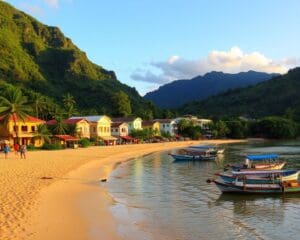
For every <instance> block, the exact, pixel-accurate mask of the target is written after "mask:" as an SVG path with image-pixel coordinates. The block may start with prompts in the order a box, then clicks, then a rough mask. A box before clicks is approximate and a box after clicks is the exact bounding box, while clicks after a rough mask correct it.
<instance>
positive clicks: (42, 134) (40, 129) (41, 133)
mask: <svg viewBox="0 0 300 240" xmlns="http://www.w3.org/2000/svg"><path fill="white" fill-rule="evenodd" d="M50 135H51V134H50V132H49V130H48V128H47V126H46V125H44V124H40V125H38V126H37V129H36V133H35V136H34V137H35V138H43V139H44V140H45V142H46V143H49V142H50Z"/></svg>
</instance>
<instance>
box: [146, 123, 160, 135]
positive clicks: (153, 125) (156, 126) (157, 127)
mask: <svg viewBox="0 0 300 240" xmlns="http://www.w3.org/2000/svg"><path fill="white" fill-rule="evenodd" d="M142 127H143V129H152V130H153V131H154V134H155V136H160V124H159V122H158V121H143V123H142Z"/></svg>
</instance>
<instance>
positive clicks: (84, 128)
mask: <svg viewBox="0 0 300 240" xmlns="http://www.w3.org/2000/svg"><path fill="white" fill-rule="evenodd" d="M64 122H65V124H70V125H75V127H76V132H77V135H78V137H80V138H90V137H91V134H90V123H89V121H88V120H86V119H85V118H78V119H67V120H65V121H64Z"/></svg>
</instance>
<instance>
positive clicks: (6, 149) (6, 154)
mask: <svg viewBox="0 0 300 240" xmlns="http://www.w3.org/2000/svg"><path fill="white" fill-rule="evenodd" d="M3 151H4V155H5V159H6V158H7V157H8V153H9V151H10V149H9V146H8V145H7V144H5V145H4V148H3Z"/></svg>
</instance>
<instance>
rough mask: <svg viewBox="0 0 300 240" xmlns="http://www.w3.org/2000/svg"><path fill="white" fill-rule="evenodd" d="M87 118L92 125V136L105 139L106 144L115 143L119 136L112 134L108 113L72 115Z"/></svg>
mask: <svg viewBox="0 0 300 240" xmlns="http://www.w3.org/2000/svg"><path fill="white" fill-rule="evenodd" d="M83 118H84V119H86V120H87V121H88V122H89V125H90V136H91V138H94V139H96V140H102V141H104V143H105V145H115V144H116V140H117V138H115V137H113V136H112V135H111V122H112V121H111V119H110V117H108V116H106V115H95V116H81V117H71V118H69V120H70V119H83Z"/></svg>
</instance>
